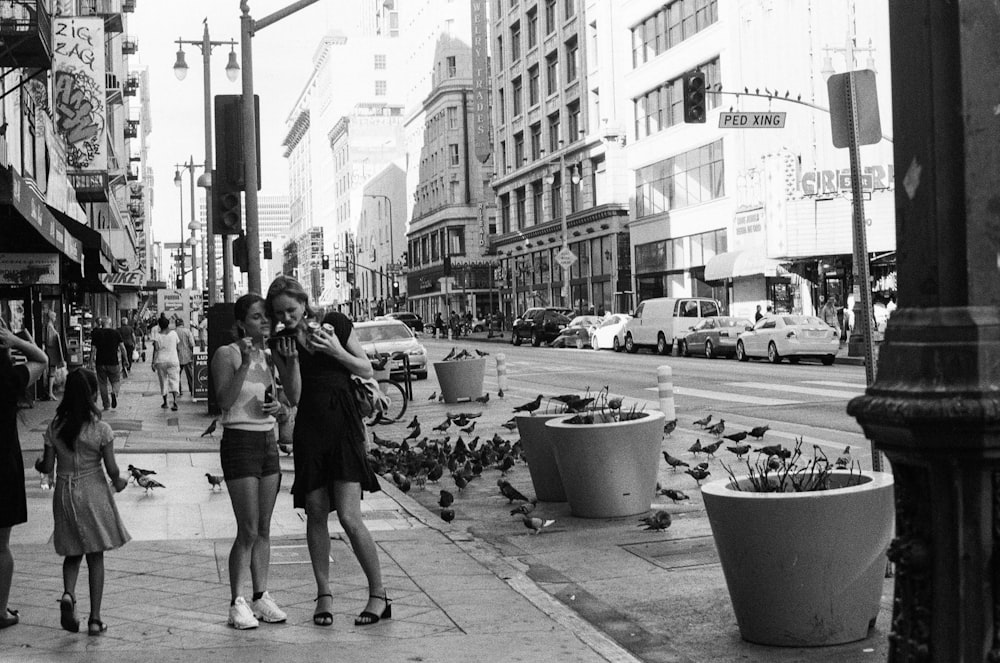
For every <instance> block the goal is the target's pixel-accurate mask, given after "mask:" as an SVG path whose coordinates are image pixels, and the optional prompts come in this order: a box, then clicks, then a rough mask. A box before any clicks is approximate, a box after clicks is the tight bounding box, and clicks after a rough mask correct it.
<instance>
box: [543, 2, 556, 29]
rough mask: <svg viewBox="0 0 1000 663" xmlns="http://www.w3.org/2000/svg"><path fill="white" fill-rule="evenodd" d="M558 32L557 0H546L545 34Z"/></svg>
mask: <svg viewBox="0 0 1000 663" xmlns="http://www.w3.org/2000/svg"><path fill="white" fill-rule="evenodd" d="M555 31H556V0H545V34H547V35H550V34H552V33H553V32H555Z"/></svg>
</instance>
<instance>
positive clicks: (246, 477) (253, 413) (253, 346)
mask: <svg viewBox="0 0 1000 663" xmlns="http://www.w3.org/2000/svg"><path fill="white" fill-rule="evenodd" d="M233 314H234V317H235V319H236V325H235V326H236V336H237V337H238V340H237V341H236V342H234V343H230V344H229V345H225V346H222V347H221V348H219V349H218V350H216V352H215V355H214V356H213V357H212V381H213V383H214V385H215V390H216V400H217V402H218V404H219V408H220V409H221V410H222V417H221V423H222V444H221V447H220V450H219V453H220V456H221V460H222V473H223V476H225V478H226V488H227V489H228V490H229V497H230V500H231V501H232V504H233V513H234V514H235V516H236V526H237V528H236V539H235V540H234V541H233V547H232V549H231V550H230V551H229V585H230V594H231V600H230V604H229V625H230V626H232V627H234V628H237V629H250V628H256V627H257V626H258V625H259V622H261V621H263V622H268V623H278V622H283V621H285V619H286V618H287V616H286V615H285V613H284V611H282V610H281V608H279V607H278V605H277V603H275V601H274V599H273V598H272V597H271V595H270V593H268V591H267V580H268V566H269V564H270V561H271V514H272V513H273V511H274V503H275V501H276V500H277V497H278V488H279V487H280V485H281V468H280V467H279V464H278V447H277V443H276V441H275V435H274V427H275V423H276V419H275V415H278V414H279V413H280V412H281V411H282V410H283V409H284V405H282V404H281V403H280V402H279V401H278V398H277V388H276V380H275V368H277V372H278V377H279V378H280V380H281V384H282V385H283V387H284V390H285V395H286V398H287V399H288V400H289V401H290V403H291V404H294V403H295V400H296V399H297V398H298V392H299V371H298V366H297V363H298V352H297V349H296V347H295V342H294V340H293V339H290V338H286V339H282V340H280V341H279V343H278V344H277V346H276V352H270V351H268V350H267V348H266V347H265V345H264V338H265V337H266V336H267V334H268V332H269V331H270V323H269V322H268V318H267V315H266V314H265V312H264V299H263V298H262V297H261V296H260V295H256V294H247V295H243V296H242V297H240V298H239V299H237V300H236V303H235V304H234V305H233ZM247 568H249V570H250V580H251V583H252V585H253V594H252V596H251V601H250V602H247V600H246V598H244V596H243V594H242V589H243V586H244V585H245V583H246V572H247Z"/></svg>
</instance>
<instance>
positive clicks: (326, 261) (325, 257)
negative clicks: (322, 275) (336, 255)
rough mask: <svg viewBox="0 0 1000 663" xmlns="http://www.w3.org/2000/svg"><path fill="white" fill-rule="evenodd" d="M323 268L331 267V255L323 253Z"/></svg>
mask: <svg viewBox="0 0 1000 663" xmlns="http://www.w3.org/2000/svg"><path fill="white" fill-rule="evenodd" d="M321 264H322V266H323V269H330V256H328V255H326V254H325V253H324V254H323V260H322V262H321Z"/></svg>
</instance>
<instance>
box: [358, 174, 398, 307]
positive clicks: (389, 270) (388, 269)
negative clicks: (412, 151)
mask: <svg viewBox="0 0 1000 663" xmlns="http://www.w3.org/2000/svg"><path fill="white" fill-rule="evenodd" d="M364 195H365V198H383V199H384V200H385V203H386V205H387V206H388V208H389V265H388V267H386V270H385V271H386V274H387V275H388V278H387V279H386V281H387V282H388V284H389V296H390V297H392V309H393V310H396V297H395V294H393V291H392V283H393V280H394V278H395V276H396V273H395V271H394V267H393V263H394V261H395V260H396V251H395V249H394V248H393V244H392V235H393V227H392V199H391V198H389V196H387V195H385V194H382V193H366V194H364ZM381 219H382V210H379V220H381Z"/></svg>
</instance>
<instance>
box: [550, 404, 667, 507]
mask: <svg viewBox="0 0 1000 663" xmlns="http://www.w3.org/2000/svg"><path fill="white" fill-rule="evenodd" d="M642 414H643V415H644V416H641V417H640V418H638V419H632V420H630V421H609V422H606V423H594V424H568V423H566V420H567V419H569V418H571V417H572V416H573V415H564V416H562V417H558V418H555V419H553V420H552V421H549V422H546V424H545V428H546V429H547V430H548V432H549V439H550V440H551V441H552V448H553V450H554V451H555V457H556V465H557V466H558V467H559V476H560V478H561V479H562V484H563V488H564V489H565V491H566V499H567V501H568V502H569V507H570V511H571V512H572V514H573V515H574V516H577V517H579V518H619V517H623V516H633V515H636V514H640V513H645V512H646V511H648V510H649V505H650V503H651V502H652V500H653V495H654V493H655V492H656V472H657V469H658V468H659V462H660V446H661V442H662V440H663V413H662V412H658V411H652V412H644V413H642ZM595 416H600V415H599V414H598V415H595Z"/></svg>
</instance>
